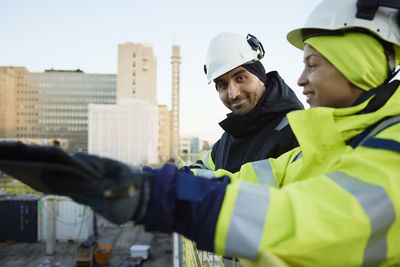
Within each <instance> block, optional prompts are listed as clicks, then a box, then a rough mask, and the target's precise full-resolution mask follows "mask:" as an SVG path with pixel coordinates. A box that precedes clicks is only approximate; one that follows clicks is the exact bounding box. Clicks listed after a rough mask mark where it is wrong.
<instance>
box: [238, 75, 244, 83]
mask: <svg viewBox="0 0 400 267" xmlns="http://www.w3.org/2000/svg"><path fill="white" fill-rule="evenodd" d="M245 78H246V77H245V76H243V75H240V76H238V77H237V78H236V80H237V81H239V82H240V81H243V80H244V79H245Z"/></svg>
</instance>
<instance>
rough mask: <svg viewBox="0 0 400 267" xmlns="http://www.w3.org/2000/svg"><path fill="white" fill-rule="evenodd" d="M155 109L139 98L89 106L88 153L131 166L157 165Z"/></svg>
mask: <svg viewBox="0 0 400 267" xmlns="http://www.w3.org/2000/svg"><path fill="white" fill-rule="evenodd" d="M157 146H158V108H157V106H154V105H151V104H150V103H149V102H148V101H145V100H141V99H127V98H126V99H120V100H119V103H118V104H116V105H99V104H90V105H89V152H90V153H92V154H96V155H99V156H103V157H109V158H113V159H116V160H119V161H122V162H125V163H128V164H131V165H136V166H138V165H141V164H153V163H157V162H158V151H157Z"/></svg>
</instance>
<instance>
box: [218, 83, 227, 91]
mask: <svg viewBox="0 0 400 267" xmlns="http://www.w3.org/2000/svg"><path fill="white" fill-rule="evenodd" d="M217 89H218V91H220V90H225V89H226V83H218V84H217Z"/></svg>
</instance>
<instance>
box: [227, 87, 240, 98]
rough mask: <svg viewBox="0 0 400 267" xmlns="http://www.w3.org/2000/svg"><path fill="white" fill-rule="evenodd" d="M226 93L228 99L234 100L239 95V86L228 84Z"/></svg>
mask: <svg viewBox="0 0 400 267" xmlns="http://www.w3.org/2000/svg"><path fill="white" fill-rule="evenodd" d="M228 93H229V99H235V98H237V97H238V96H239V95H240V89H239V86H237V85H235V84H234V83H229V84H228Z"/></svg>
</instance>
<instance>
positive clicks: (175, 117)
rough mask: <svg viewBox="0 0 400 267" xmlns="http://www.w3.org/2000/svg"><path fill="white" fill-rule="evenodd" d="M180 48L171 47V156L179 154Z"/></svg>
mask: <svg viewBox="0 0 400 267" xmlns="http://www.w3.org/2000/svg"><path fill="white" fill-rule="evenodd" d="M180 64H181V56H180V46H177V45H173V46H172V56H171V65H172V110H171V156H172V157H175V155H176V154H177V153H178V152H179V87H180V83H179V81H180V70H179V68H180Z"/></svg>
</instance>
